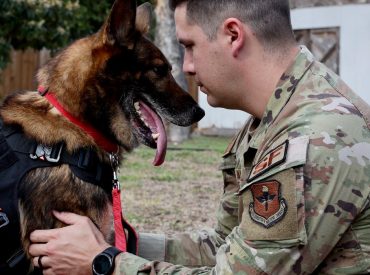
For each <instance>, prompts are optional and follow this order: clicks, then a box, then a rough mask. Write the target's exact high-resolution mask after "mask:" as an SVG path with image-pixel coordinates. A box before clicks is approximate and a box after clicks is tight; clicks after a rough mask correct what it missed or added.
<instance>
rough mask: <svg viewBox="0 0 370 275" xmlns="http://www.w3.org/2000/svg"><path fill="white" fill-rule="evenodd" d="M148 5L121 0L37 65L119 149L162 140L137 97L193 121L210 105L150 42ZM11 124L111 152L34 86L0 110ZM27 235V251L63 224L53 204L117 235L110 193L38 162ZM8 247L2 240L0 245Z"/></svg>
mask: <svg viewBox="0 0 370 275" xmlns="http://www.w3.org/2000/svg"><path fill="white" fill-rule="evenodd" d="M148 23H149V11H148V6H147V5H142V6H140V7H138V8H137V9H136V2H135V1H134V0H116V2H115V4H114V6H113V8H112V11H111V14H110V15H109V17H108V19H107V21H106V23H105V24H104V25H103V26H102V28H101V29H100V31H99V32H97V33H96V34H94V35H92V36H89V37H86V38H83V39H80V40H78V41H76V42H75V43H73V44H72V45H70V46H69V47H67V48H66V49H65V50H64V51H62V52H61V53H60V54H59V55H57V56H56V57H55V58H53V59H52V60H51V61H50V62H49V63H48V64H47V65H46V66H45V67H43V68H41V70H40V71H39V72H38V82H39V85H41V86H43V87H47V88H49V92H50V93H53V94H54V95H55V96H56V97H57V99H58V101H59V102H60V103H61V104H62V105H63V107H64V108H65V109H66V110H68V111H69V112H70V113H72V114H73V115H74V116H76V117H79V118H80V119H81V120H82V121H86V122H88V123H89V124H91V125H93V126H94V127H95V128H96V129H98V130H99V131H100V132H101V133H103V134H104V135H105V136H106V137H107V138H109V139H110V140H112V141H114V142H115V143H117V144H119V146H120V149H119V153H120V156H121V157H122V155H123V154H124V153H125V152H129V151H131V150H132V149H133V148H134V147H135V146H137V145H138V144H139V143H143V144H146V145H148V146H150V147H153V148H155V147H156V144H155V141H154V140H153V139H152V138H151V137H150V133H149V132H148V131H147V129H145V127H143V125H141V126H140V127H133V125H135V124H136V125H138V124H140V122H138V117H137V114H136V112H135V108H134V102H135V101H136V100H142V101H144V102H145V103H147V104H148V105H150V106H151V107H152V108H153V109H154V110H156V112H157V113H159V114H160V115H161V116H162V117H164V118H165V119H167V120H169V121H170V122H171V123H174V124H177V125H180V126H188V125H191V124H192V123H194V122H196V121H198V120H200V119H201V118H202V117H203V115H204V113H203V110H201V109H200V108H199V106H198V105H197V104H196V102H195V101H194V100H193V99H192V98H191V97H190V96H189V95H188V94H187V93H186V92H184V91H183V90H182V89H181V88H180V87H179V86H178V85H177V84H176V82H175V80H174V79H173V77H172V75H171V66H170V65H169V64H168V62H167V60H166V58H165V57H164V56H163V54H162V53H161V52H160V51H159V50H158V48H156V47H155V46H154V44H152V42H150V41H149V40H148V39H147V38H146V37H145V33H146V32H147V31H148V28H149V26H148ZM0 115H1V119H2V120H3V122H4V124H8V125H18V126H20V127H21V129H22V130H23V131H24V133H25V134H26V135H27V136H28V137H30V138H33V139H35V140H36V141H37V142H39V143H42V144H46V145H54V144H58V143H59V142H64V144H65V145H66V148H67V150H68V151H69V152H74V151H76V150H78V149H79V148H82V147H92V148H94V149H95V150H96V152H97V153H98V155H99V156H100V158H101V160H102V161H103V162H108V161H109V160H108V157H107V153H106V152H105V151H104V150H102V149H101V148H99V147H98V146H97V145H96V144H95V142H94V140H93V139H92V138H91V137H90V136H89V135H87V134H86V133H85V132H83V131H82V130H81V129H80V128H78V127H77V126H75V125H73V124H72V123H70V122H69V121H68V120H67V119H66V118H64V117H63V116H61V115H60V114H59V112H58V111H56V109H55V108H53V106H52V105H51V104H50V103H49V102H48V101H47V100H46V99H45V98H43V97H42V96H40V95H39V94H38V93H37V92H35V91H26V92H19V93H16V94H13V95H11V96H9V97H8V98H6V99H5V101H4V103H3V105H2V107H1V110H0ZM19 205H20V216H21V229H22V230H21V231H22V243H23V246H24V250H25V251H26V252H27V251H28V247H29V245H30V242H29V235H30V233H31V232H32V231H33V230H35V229H42V228H53V227H60V226H63V225H62V224H60V222H58V221H57V220H56V219H55V218H54V217H53V215H52V210H53V209H55V210H58V211H71V212H75V213H78V214H83V215H87V216H89V217H90V218H91V219H92V220H93V221H94V222H95V223H96V224H97V225H98V226H99V227H100V229H101V230H102V232H103V233H104V235H105V236H106V238H107V240H109V241H111V236H110V234H111V215H112V214H111V197H110V195H109V194H107V193H106V192H104V190H103V189H102V188H100V187H98V186H96V185H92V184H89V183H87V182H84V181H82V180H80V179H79V178H77V177H76V176H75V175H74V174H73V173H72V171H71V170H70V168H69V166H68V165H61V166H57V167H54V168H38V169H35V170H33V171H31V172H29V173H28V174H27V175H26V176H25V177H24V179H23V180H22V182H21V184H20V186H19ZM0 249H1V248H0Z"/></svg>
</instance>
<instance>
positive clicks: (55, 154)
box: [30, 144, 63, 163]
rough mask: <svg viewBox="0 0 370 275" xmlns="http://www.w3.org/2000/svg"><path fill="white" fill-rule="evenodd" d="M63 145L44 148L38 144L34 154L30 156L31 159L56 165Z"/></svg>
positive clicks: (44, 146)
mask: <svg viewBox="0 0 370 275" xmlns="http://www.w3.org/2000/svg"><path fill="white" fill-rule="evenodd" d="M62 149H63V144H59V145H56V146H46V145H43V144H38V145H37V147H36V151H35V153H34V154H30V158H31V159H40V160H44V161H48V162H52V163H57V162H58V161H59V160H60V155H61V153H62Z"/></svg>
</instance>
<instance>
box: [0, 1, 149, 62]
mask: <svg viewBox="0 0 370 275" xmlns="http://www.w3.org/2000/svg"><path fill="white" fill-rule="evenodd" d="M113 2H114V0H106V1H95V0H1V1H0V11H1V12H0V26H1V28H0V69H2V68H4V67H5V66H6V64H7V63H8V62H9V54H10V50H11V49H12V48H14V49H16V50H24V49H26V48H33V49H42V48H48V49H51V50H53V51H56V50H58V49H60V48H62V47H65V46H66V45H68V44H69V43H71V42H72V41H73V40H76V39H78V38H81V37H83V36H86V35H89V34H92V33H94V32H96V31H97V30H98V29H99V28H100V27H101V25H102V24H103V22H104V20H105V19H106V17H107V14H108V13H109V11H110V8H111V6H112V4H113ZM142 2H148V1H138V4H140V3H142Z"/></svg>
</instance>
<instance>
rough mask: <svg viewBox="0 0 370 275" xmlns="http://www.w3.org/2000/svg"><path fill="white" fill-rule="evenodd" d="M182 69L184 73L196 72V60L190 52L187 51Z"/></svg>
mask: <svg viewBox="0 0 370 275" xmlns="http://www.w3.org/2000/svg"><path fill="white" fill-rule="evenodd" d="M182 70H183V71H184V73H186V74H189V75H194V74H195V69H194V62H193V59H192V58H191V57H190V56H189V54H186V53H185V56H184V64H183V66H182Z"/></svg>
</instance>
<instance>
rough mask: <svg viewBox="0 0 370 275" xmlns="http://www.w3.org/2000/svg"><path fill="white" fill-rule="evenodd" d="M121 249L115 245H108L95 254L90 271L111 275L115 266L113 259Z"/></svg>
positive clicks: (97, 274)
mask: <svg viewBox="0 0 370 275" xmlns="http://www.w3.org/2000/svg"><path fill="white" fill-rule="evenodd" d="M121 252H122V251H121V250H119V249H118V248H116V247H113V246H111V247H108V248H106V249H105V250H104V251H102V252H101V253H99V254H98V255H96V256H95V258H94V260H93V262H92V272H93V274H94V275H111V274H112V273H113V271H114V267H115V264H116V262H115V259H116V256H117V255H118V254H120V253H121Z"/></svg>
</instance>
